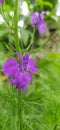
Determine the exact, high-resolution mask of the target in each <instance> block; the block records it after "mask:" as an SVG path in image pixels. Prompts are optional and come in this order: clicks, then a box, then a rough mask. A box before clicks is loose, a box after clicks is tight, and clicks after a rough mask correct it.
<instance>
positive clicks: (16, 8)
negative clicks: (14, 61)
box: [14, 0, 20, 52]
mask: <svg viewBox="0 0 60 130" xmlns="http://www.w3.org/2000/svg"><path fill="white" fill-rule="evenodd" d="M14 38H15V47H16V51H17V52H19V51H20V48H19V39H18V0H16V2H15V12H14Z"/></svg>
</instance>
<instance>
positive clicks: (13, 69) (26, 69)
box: [2, 52, 38, 92]
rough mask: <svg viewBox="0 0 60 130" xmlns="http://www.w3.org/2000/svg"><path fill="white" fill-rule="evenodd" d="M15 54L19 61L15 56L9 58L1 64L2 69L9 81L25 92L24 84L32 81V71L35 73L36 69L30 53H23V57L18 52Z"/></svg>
mask: <svg viewBox="0 0 60 130" xmlns="http://www.w3.org/2000/svg"><path fill="white" fill-rule="evenodd" d="M15 54H16V55H17V56H18V58H19V62H20V63H18V61H17V60H16V59H15V58H9V59H8V60H7V61H6V62H5V64H4V65H3V68H2V71H3V73H4V74H6V75H7V76H8V77H9V82H10V83H12V84H13V85H15V86H16V88H21V89H22V90H23V91H24V92H26V86H27V85H28V84H31V83H32V73H37V72H38V69H37V68H36V63H35V62H34V60H33V59H32V58H30V54H25V55H24V57H22V56H21V55H20V54H19V53H18V52H16V53H15Z"/></svg>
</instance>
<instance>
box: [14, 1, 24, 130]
mask: <svg viewBox="0 0 60 130" xmlns="http://www.w3.org/2000/svg"><path fill="white" fill-rule="evenodd" d="M14 39H15V48H16V52H20V48H19V39H18V0H16V2H15V13H14ZM17 129H18V130H22V91H21V89H19V90H18V128H17Z"/></svg>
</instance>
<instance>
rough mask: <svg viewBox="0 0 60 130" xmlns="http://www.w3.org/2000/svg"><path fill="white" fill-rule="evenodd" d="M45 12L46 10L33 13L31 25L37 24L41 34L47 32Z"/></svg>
mask: <svg viewBox="0 0 60 130" xmlns="http://www.w3.org/2000/svg"><path fill="white" fill-rule="evenodd" d="M44 14H45V12H44V11H43V12H42V13H32V14H31V17H32V20H31V26H32V27H34V26H35V25H36V26H37V29H38V31H39V34H44V33H45V32H46V23H45V22H44Z"/></svg>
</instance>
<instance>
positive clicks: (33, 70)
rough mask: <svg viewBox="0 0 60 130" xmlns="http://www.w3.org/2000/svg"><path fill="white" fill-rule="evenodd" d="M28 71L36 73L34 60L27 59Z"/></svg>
mask: <svg viewBox="0 0 60 130" xmlns="http://www.w3.org/2000/svg"><path fill="white" fill-rule="evenodd" d="M28 69H30V71H31V72H33V73H38V69H37V67H36V63H35V62H34V60H33V59H32V58H29V62H28Z"/></svg>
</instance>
